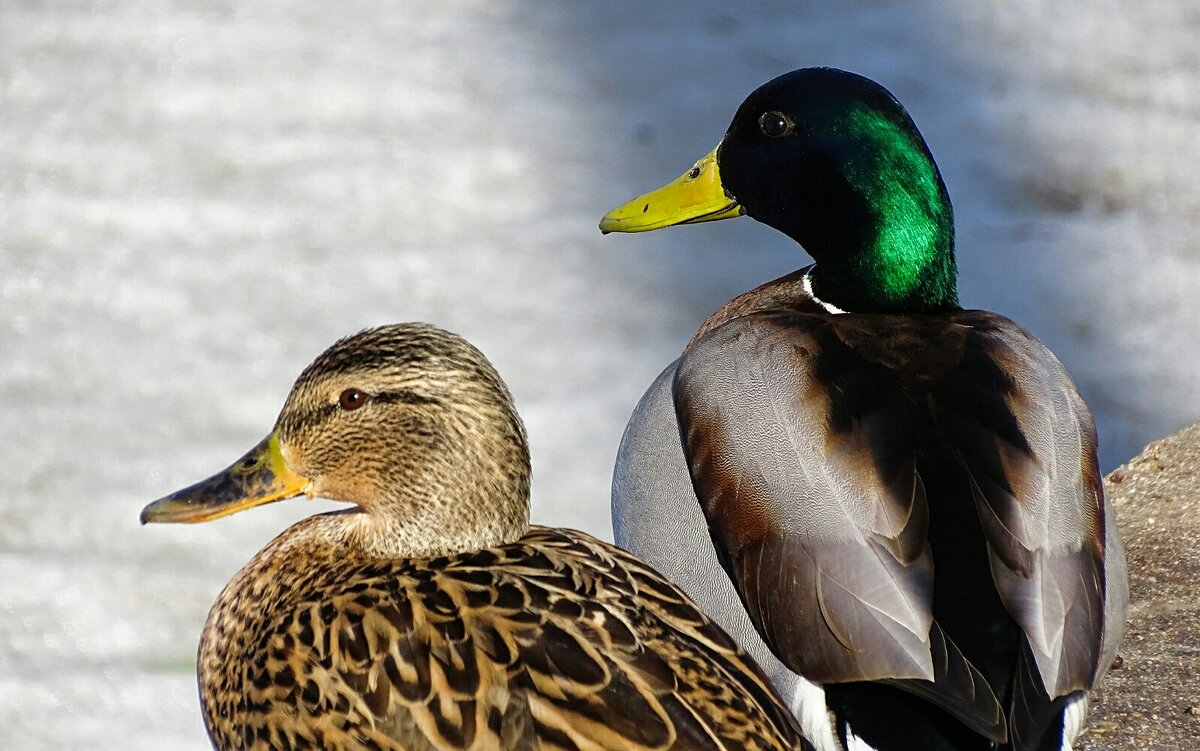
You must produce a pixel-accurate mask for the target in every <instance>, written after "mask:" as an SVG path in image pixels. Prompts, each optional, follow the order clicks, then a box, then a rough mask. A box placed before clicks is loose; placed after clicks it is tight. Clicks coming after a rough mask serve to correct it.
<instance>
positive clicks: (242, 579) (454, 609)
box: [142, 324, 811, 751]
mask: <svg viewBox="0 0 1200 751" xmlns="http://www.w3.org/2000/svg"><path fill="white" fill-rule="evenodd" d="M347 394H352V395H353V398H352V399H349V400H347V398H346V397H347ZM347 404H349V405H350V406H349V407H347V406H346V405H347ZM254 452H267V453H266V454H260V453H254ZM254 452H252V453H251V454H248V455H247V457H249V458H248V459H244V460H242V461H240V462H238V463H237V464H235V465H234V466H232V467H231V468H230V470H226V472H224V473H220V474H218V475H216V476H214V478H210V480H208V481H203V482H201V483H198V484H196V485H193V486H191V487H190V488H187V489H185V490H182V491H179V492H178V493H175V494H172V495H171V496H168V497H167V498H165V499H162V500H161V501H157V502H155V503H153V504H151V505H150V506H148V507H147V510H145V511H143V517H142V518H143V520H144V521H146V520H148V521H187V520H193V519H195V518H196V516H201V517H202V518H215V517H214V514H215V511H214V508H219V507H220V504H233V507H234V509H235V510H236V509H237V508H244V507H246V505H247V503H249V502H248V501H246V499H245V498H243V497H239V492H241V490H242V489H243V488H248V489H249V490H248V491H247V492H259V491H258V490H256V488H261V487H274V485H273V484H272V483H274V482H275V481H276V479H277V477H276V476H277V475H280V476H288V477H290V478H292V479H290V480H288V482H291V483H294V484H292V485H286V487H288V488H300V489H299V490H294V489H293V490H290V491H288V492H289V493H291V494H292V495H294V494H296V493H305V492H307V493H311V494H319V495H323V496H326V497H330V498H334V499H340V500H345V501H349V502H351V503H354V504H355V506H356V508H354V509H350V510H346V511H343V512H338V513H331V514H322V515H319V516H316V517H313V518H310V519H306V520H304V521H301V522H299V523H297V524H295V525H293V526H292V527H291V528H290V529H288V530H286V531H285V532H284V533H283V534H281V535H279V536H278V537H277V538H276V539H275V540H274V541H272V542H271V543H270V544H269V545H267V547H266V548H264V549H263V550H262V551H261V552H260V553H259V554H258V555H256V556H255V557H254V559H253V560H251V561H250V563H249V564H247V566H246V567H245V568H243V569H242V571H241V572H239V573H238V574H237V576H235V577H234V578H233V580H232V581H231V582H230V583H229V584H228V585H227V586H226V587H225V589H224V591H223V592H222V593H221V595H220V596H219V597H218V599H217V602H216V604H215V605H214V606H213V608H212V611H211V612H210V614H209V618H208V621H207V622H206V624H205V627H204V632H203V635H202V638H201V642H200V652H199V659H198V668H197V669H198V673H199V682H200V694H201V704H202V707H203V711H204V719H205V724H206V727H207V728H208V731H209V734H210V736H211V738H212V740H213V743H214V745H215V746H216V747H217V748H218V749H221V751H232V750H233V749H328V750H333V751H340V750H342V749H345V750H347V751H348V750H350V749H357V750H364V749H409V750H411V751H450V750H451V749H473V750H479V751H483V750H484V749H547V750H549V749H560V750H561V751H602V750H604V749H613V750H614V751H615V750H616V749H631V750H640V749H646V750H649V749H663V750H666V749H680V750H684V749H688V750H691V749H695V750H699V749H810V748H811V747H810V746H808V745H807V744H806V743H805V742H804V741H803V740H802V739H801V737H800V734H799V729H798V727H797V726H796V723H795V720H794V718H793V717H792V716H791V714H790V713H789V712H788V710H787V708H786V706H785V705H784V704H783V703H782V702H781V700H780V699H779V698H778V696H777V695H776V694H775V692H774V689H773V688H771V685H770V683H769V682H768V681H767V679H766V678H765V677H764V676H763V674H762V673H761V671H760V670H759V668H758V667H757V666H756V665H755V664H754V663H753V661H752V660H751V659H750V658H749V657H748V656H747V655H746V654H745V653H744V652H743V651H742V650H741V649H740V648H738V647H737V646H736V644H735V643H734V642H733V641H732V640H731V639H730V638H729V637H728V636H727V635H726V634H725V633H724V632H723V631H722V630H721V629H720V628H719V627H717V626H716V625H715V624H713V623H712V621H710V620H709V619H708V618H707V617H706V616H705V615H704V614H703V613H701V612H700V611H699V610H698V609H697V607H696V606H695V605H694V604H693V603H692V601H691V600H690V599H688V598H687V596H686V595H684V594H683V592H682V591H681V590H680V589H678V588H677V587H675V586H674V585H672V584H671V583H670V582H668V581H667V580H666V579H665V578H663V577H662V576H661V575H660V574H658V573H657V572H656V571H654V570H653V569H651V568H650V567H648V566H647V565H646V564H644V563H642V562H640V561H639V560H638V559H636V558H634V557H632V556H631V555H629V554H627V553H624V552H622V551H621V550H619V549H617V548H615V547H613V546H612V545H608V544H606V543H602V542H600V541H598V540H595V539H593V538H591V537H588V536H587V535H585V534H582V533H580V532H574V531H569V530H550V529H544V528H532V529H531V528H530V527H529V524H528V512H529V479H530V468H529V454H528V447H527V444H526V440H525V431H524V427H523V426H522V424H521V421H520V419H519V417H517V414H516V411H515V409H514V407H513V404H512V400H511V397H510V396H509V394H508V391H507V389H506V388H505V386H504V384H503V382H502V381H501V380H500V377H499V375H497V374H496V372H495V370H494V369H493V368H492V366H491V364H490V363H488V361H487V360H486V358H484V357H483V355H482V354H481V353H479V351H478V350H476V349H475V348H474V347H472V346H471V345H470V344H469V343H467V342H466V341H465V340H463V339H461V338H459V337H457V336H455V335H453V334H450V333H448V332H445V331H441V330H439V329H436V328H434V327H430V326H425V325H420V324H401V325H396V326H387V327H381V328H378V329H369V330H367V331H363V332H360V333H359V334H356V335H354V336H352V337H348V338H346V339H343V340H341V341H339V342H337V343H336V344H335V345H334V346H333V347H331V348H330V349H329V350H327V351H326V352H325V353H323V354H322V355H321V356H320V357H318V358H317V359H316V360H315V361H314V362H313V364H312V365H310V366H309V367H308V368H306V369H305V371H304V372H303V373H302V374H301V375H300V377H299V378H298V379H297V381H296V384H295V386H294V387H293V388H292V391H291V393H290V394H289V395H288V399H287V401H286V402H285V404H284V408H283V410H282V412H281V413H280V416H279V419H278V420H277V422H276V429H275V431H274V432H273V433H272V434H271V437H270V438H269V439H268V440H266V441H263V442H262V443H261V444H260V445H259V447H257V448H256V449H255V450H254ZM271 452H274V453H271ZM264 456H265V457H266V458H263V457H264ZM247 467H248V469H247ZM231 472H232V473H233V474H230V473H231ZM239 472H241V473H242V474H241V475H239V474H237V473H239ZM247 473H253V474H252V475H251V474H247ZM264 473H265V474H270V477H265V476H264ZM272 473H274V474H272ZM243 475H245V476H253V477H255V478H258V479H255V480H254V482H252V483H249V484H246V483H245V482H244V481H243V480H240V479H236V478H237V477H241V476H243ZM297 478H298V479H297ZM279 482H281V483H282V482H283V481H282V480H280V481H279ZM281 486H283V485H281ZM214 489H217V490H219V492H218V493H217V495H218V496H219V497H216V498H214V497H212V496H211V493H212V492H214ZM283 497H287V496H286V495H280V496H278V497H275V496H270V497H268V496H266V495H264V496H262V497H261V499H260V500H261V501H262V502H269V500H280V499H282V498H283ZM268 498H269V500H262V499H268ZM249 505H254V504H253V503H250V504H249ZM196 508H202V509H204V513H203V514H198V513H195V512H194V511H193V510H194V509H196ZM216 515H217V516H219V515H220V514H216Z"/></svg>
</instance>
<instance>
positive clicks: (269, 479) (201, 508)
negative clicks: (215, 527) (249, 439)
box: [141, 433, 312, 524]
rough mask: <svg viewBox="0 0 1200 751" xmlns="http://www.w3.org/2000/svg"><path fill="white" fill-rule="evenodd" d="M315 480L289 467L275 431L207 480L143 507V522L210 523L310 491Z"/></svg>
mask: <svg viewBox="0 0 1200 751" xmlns="http://www.w3.org/2000/svg"><path fill="white" fill-rule="evenodd" d="M311 484H312V483H311V482H310V480H309V479H308V478H307V477H301V476H300V475H297V474H295V473H294V472H292V471H291V470H290V469H288V466H287V462H285V461H284V459H283V455H282V454H281V453H280V451H279V435H278V434H277V433H271V435H269V436H267V437H266V438H264V439H263V440H262V442H261V443H259V444H258V445H257V446H255V447H254V448H252V449H250V451H249V452H247V453H246V455H245V456H243V457H242V458H241V459H238V460H237V461H236V462H234V463H233V464H232V465H231V466H230V467H228V468H227V469H225V470H224V471H222V472H218V473H217V474H215V475H213V476H212V477H210V478H208V479H207V480H201V481H200V482H198V483H196V484H195V485H192V486H191V487H187V488H184V489H183V490H177V491H175V492H174V493H172V494H171V495H169V496H167V497H166V498H160V499H159V500H157V501H155V502H154V503H151V504H150V505H149V506H147V507H146V508H144V509H142V516H141V519H142V524H151V523H154V524H161V523H175V522H188V523H193V522H207V521H211V520H213V519H219V518H220V517H222V516H228V515H230V514H236V513H237V512H239V511H242V510H245V509H248V508H253V507H255V506H262V505H263V504H265V503H273V502H275V501H283V500H287V499H288V498H295V497H296V496H298V495H301V494H303V493H307V492H308V490H309V488H310V486H311Z"/></svg>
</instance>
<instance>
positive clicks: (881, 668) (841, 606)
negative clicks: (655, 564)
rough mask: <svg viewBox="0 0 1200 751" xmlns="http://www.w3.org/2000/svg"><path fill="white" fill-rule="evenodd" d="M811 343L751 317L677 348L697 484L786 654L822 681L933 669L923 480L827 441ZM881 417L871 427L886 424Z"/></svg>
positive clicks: (678, 386)
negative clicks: (888, 474)
mask: <svg viewBox="0 0 1200 751" xmlns="http://www.w3.org/2000/svg"><path fill="white" fill-rule="evenodd" d="M806 348H811V349H812V350H817V349H818V348H819V344H818V342H817V341H815V340H813V339H811V338H806V337H805V336H804V335H803V333H802V332H798V331H797V330H796V329H795V328H794V327H793V328H790V329H788V330H787V331H786V332H780V331H779V330H778V328H777V327H776V326H775V325H774V324H773V323H772V322H771V321H770V320H769V319H767V320H764V319H763V318H762V317H758V316H754V317H747V318H743V319H739V320H737V321H734V322H732V323H730V324H726V325H725V326H723V327H721V328H720V329H718V330H717V331H715V332H713V333H712V334H710V335H709V336H708V337H706V338H705V339H704V340H703V341H702V342H700V343H698V344H697V345H696V346H695V347H693V349H692V350H691V351H690V352H689V353H688V354H687V355H686V356H685V357H684V358H682V360H681V362H680V366H679V369H678V372H677V375H676V377H675V400H676V410H677V415H678V418H679V424H680V428H681V430H682V433H683V439H684V445H685V448H686V453H687V456H688V457H689V460H690V464H691V471H692V483H693V486H694V487H695V489H696V495H697V496H698V497H699V499H700V503H701V505H702V507H703V508H704V511H705V515H706V517H707V518H708V521H709V524H710V527H711V528H712V530H713V534H714V537H717V538H718V545H719V547H721V548H722V549H723V550H724V551H725V552H726V553H727V554H728V556H729V561H728V565H729V566H730V567H731V569H732V570H731V571H730V573H731V575H732V576H734V578H735V580H736V581H737V582H738V584H739V585H740V594H741V595H742V599H743V600H744V601H745V603H746V606H747V609H748V610H749V612H750V614H751V618H752V619H753V620H754V621H755V625H756V626H758V628H759V631H760V632H761V633H762V634H763V636H764V637H765V639H766V641H767V643H768V644H770V645H771V646H772V648H773V650H774V651H775V652H776V654H777V655H778V656H780V658H781V659H782V660H783V661H784V662H785V664H788V665H789V667H791V668H792V669H794V670H796V671H797V672H799V673H801V674H802V675H804V676H805V677H807V678H810V679H812V680H817V681H829V680H836V681H845V680H867V679H878V678H885V677H904V678H923V679H926V680H932V679H933V677H934V672H933V664H932V660H931V657H930V653H929V627H930V624H931V622H932V614H931V612H930V607H929V600H930V593H931V588H932V578H931V577H932V562H931V558H930V555H929V551H928V548H927V547H925V546H924V542H923V540H924V529H923V525H924V521H925V508H924V504H925V499H924V494H923V492H921V490H920V482H919V479H918V478H917V477H916V476H915V472H914V471H913V469H912V465H911V462H910V464H909V469H908V476H907V478H904V477H901V478H899V479H896V478H884V477H882V476H881V475H880V468H879V465H878V464H877V463H875V462H873V461H868V460H864V458H863V457H861V456H860V455H859V454H858V453H856V452H853V451H851V452H849V453H847V451H846V447H844V446H841V447H838V450H837V451H830V448H832V447H831V446H830V442H831V441H834V440H838V438H837V437H835V436H831V435H830V434H829V433H827V432H826V431H824V430H823V429H822V427H821V426H824V425H825V424H826V423H827V420H828V415H827V414H826V413H827V410H828V404H827V403H826V402H825V400H824V399H823V397H822V393H823V390H822V389H821V388H819V384H818V383H817V382H816V380H815V378H813V377H812V374H811V371H810V370H809V369H808V368H807V367H806V364H805V361H804V359H803V353H804V351H805V350H806ZM889 407H890V405H884V409H887V408H889ZM877 417H879V416H878V415H867V416H866V425H867V427H866V428H864V429H866V430H886V427H885V424H886V422H887V421H886V419H883V418H880V419H878V420H876V418H877ZM876 423H878V424H876ZM899 438H900V440H904V439H903V437H899ZM842 440H844V441H850V442H853V441H855V440H857V439H856V437H855V436H849V437H845V438H843V439H842ZM846 456H850V457H851V461H852V462H853V466H847V465H846V464H845V463H843V461H842V457H846ZM914 541H915V543H914Z"/></svg>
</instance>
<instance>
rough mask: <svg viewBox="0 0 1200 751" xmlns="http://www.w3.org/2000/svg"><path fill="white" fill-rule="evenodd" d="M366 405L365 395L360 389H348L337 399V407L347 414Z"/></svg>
mask: <svg viewBox="0 0 1200 751" xmlns="http://www.w3.org/2000/svg"><path fill="white" fill-rule="evenodd" d="M366 403H367V395H366V393H365V392H364V391H363V390H362V389H356V388H348V389H346V390H345V391H343V392H342V394H341V396H339V397H338V406H339V407H341V408H342V409H344V410H346V411H347V412H353V411H354V410H356V409H358V408H359V407H361V406H362V405H364V404H366Z"/></svg>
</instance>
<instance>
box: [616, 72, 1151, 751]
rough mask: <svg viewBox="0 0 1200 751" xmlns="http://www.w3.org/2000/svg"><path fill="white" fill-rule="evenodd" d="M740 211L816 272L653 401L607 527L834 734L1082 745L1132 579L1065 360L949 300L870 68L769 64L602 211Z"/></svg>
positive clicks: (644, 214)
mask: <svg viewBox="0 0 1200 751" xmlns="http://www.w3.org/2000/svg"><path fill="white" fill-rule="evenodd" d="M743 213H745V214H748V215H749V216H751V217H753V218H754V219H757V220H758V221H760V222H764V223H765V224H768V225H770V226H772V227H774V228H775V229H778V230H779V231H781V232H783V233H784V234H786V235H788V236H789V237H791V238H792V239H793V240H795V241H796V242H798V243H800V244H801V245H802V246H803V247H804V249H805V250H806V251H808V253H809V254H810V255H811V256H812V257H813V259H814V260H815V261H816V263H815V264H814V265H812V266H808V267H806V268H803V269H801V270H799V271H796V272H793V273H791V274H788V275H787V276H784V277H782V278H780V279H777V280H775V281H773V282H769V283H767V284H765V285H763V286H761V287H759V288H757V289H755V290H753V291H751V292H748V293H746V294H743V295H741V296H739V297H737V298H735V299H734V300H732V301H730V302H729V303H727V304H726V305H725V306H724V307H722V308H721V309H720V310H719V311H717V312H716V313H715V314H714V315H713V316H711V317H710V318H709V319H708V320H707V321H705V322H704V325H703V326H701V327H700V331H699V332H698V333H697V334H696V336H695V337H694V338H693V339H692V341H691V342H690V343H689V344H688V346H687V348H686V350H685V351H684V353H683V354H682V355H681V356H680V357H679V359H677V360H676V361H675V362H673V363H671V364H670V365H669V366H668V367H667V369H666V370H665V371H663V373H662V375H661V376H659V378H658V380H656V381H655V382H654V384H653V385H652V386H651V387H650V389H649V391H648V392H647V393H646V395H645V396H644V397H643V398H642V401H641V403H640V404H639V405H638V407H637V409H636V411H635V412H634V414H633V417H632V418H631V419H630V422H629V425H628V427H627V428H626V433H625V437H624V439H623V441H622V445H621V449H620V453H619V456H618V460H617V467H616V472H615V476H614V482H613V524H614V528H615V531H616V537H617V542H618V544H620V545H622V546H623V547H626V548H628V549H629V550H631V551H633V552H635V553H636V554H638V555H640V556H642V557H644V558H645V559H646V560H647V561H649V562H650V563H651V564H652V565H654V566H656V567H658V568H659V569H661V570H662V571H664V572H665V573H666V574H667V575H668V576H670V577H672V578H673V579H674V580H675V581H677V582H679V583H680V584H682V586H683V587H684V589H685V590H686V591H688V592H689V593H690V594H691V595H692V596H693V597H694V598H696V600H697V602H698V603H699V604H700V606H701V607H703V608H705V610H706V611H707V612H708V613H709V614H710V615H713V616H714V617H715V618H716V619H717V620H718V622H721V623H722V624H723V625H725V626H726V628H728V629H729V630H730V631H731V632H732V633H733V634H734V635H735V636H736V637H738V638H739V639H740V640H741V641H742V643H743V645H744V646H746V647H747V648H748V649H749V651H750V652H751V654H752V655H754V656H755V657H756V658H757V659H758V660H759V661H760V663H761V664H762V665H763V667H764V668H765V669H766V670H767V672H768V674H769V675H771V677H772V680H773V681H774V682H775V684H776V686H777V688H779V689H780V690H781V692H783V693H784V695H785V696H786V697H790V698H789V701H791V702H792V706H793V708H794V710H795V711H796V713H797V716H798V717H799V719H800V721H801V724H802V725H803V726H804V728H805V733H806V735H807V736H808V737H809V738H810V739H811V740H813V741H814V743H816V745H817V746H818V747H820V748H822V749H826V748H829V749H832V748H841V747H842V746H843V745H845V746H847V747H860V746H859V744H866V745H868V746H870V747H874V748H876V749H901V748H903V749H939V748H952V749H968V748H990V747H994V745H993V744H1001V745H1004V746H1005V747H1008V748H1013V749H1051V748H1052V749H1058V748H1066V747H1068V746H1069V744H1070V743H1071V742H1072V741H1073V739H1074V738H1075V737H1076V736H1077V735H1078V734H1079V732H1080V730H1081V728H1082V721H1083V717H1084V714H1085V713H1086V707H1087V692H1088V691H1089V690H1090V689H1092V688H1094V687H1095V686H1096V683H1097V681H1098V680H1099V679H1100V677H1101V676H1102V675H1103V673H1104V672H1105V670H1106V668H1107V667H1108V665H1109V664H1110V663H1111V661H1112V659H1113V657H1114V655H1115V652H1116V649H1117V646H1118V643H1119V642H1120V638H1121V634H1122V631H1123V628H1124V620H1125V611H1126V602H1127V579H1126V572H1125V560H1124V553H1123V551H1122V548H1121V543H1120V540H1119V538H1118V537H1117V530H1116V524H1115V520H1114V517H1113V513H1112V511H1111V509H1110V508H1109V507H1108V506H1107V504H1106V503H1105V501H1104V495H1103V488H1102V486H1101V478H1100V472H1099V469H1098V466H1097V461H1096V434H1095V428H1094V426H1093V423H1092V418H1091V416H1090V414H1089V413H1088V410H1087V407H1086V406H1085V405H1084V403H1083V401H1082V400H1081V399H1080V397H1079V394H1078V393H1077V391H1076V389H1075V386H1074V384H1073V383H1072V382H1071V379H1070V378H1069V377H1068V375H1067V373H1066V371H1065V370H1064V368H1063V366H1062V364H1061V363H1059V361H1058V360H1057V359H1056V358H1055V357H1054V355H1053V354H1051V353H1050V351H1049V350H1047V349H1046V347H1045V346H1043V345H1042V344H1041V343H1040V342H1038V341H1037V340H1036V339H1035V338H1034V337H1033V336H1032V335H1030V334H1029V333H1028V332H1026V331H1024V330H1023V329H1021V328H1020V327H1019V326H1017V325H1016V324H1015V323H1013V322H1012V321H1010V320H1008V319H1006V318H1004V317H1002V316H999V315H996V314H994V313H988V312H984V311H977V310H963V309H962V308H960V307H959V304H958V297H957V291H956V282H957V280H956V276H957V272H956V269H955V263H954V224H953V216H952V212H951V207H950V199H949V197H948V195H947V193H946V188H945V185H944V184H943V182H942V178H941V175H940V174H939V172H938V168H937V166H936V165H935V164H934V161H933V157H932V156H931V154H930V152H929V149H928V147H927V146H926V145H925V141H924V140H923V139H922V137H921V135H920V133H919V132H918V131H917V128H916V126H915V125H914V124H913V121H912V120H911V119H910V118H909V116H908V113H907V112H905V110H904V108H903V107H902V106H901V105H900V103H899V102H897V101H896V99H895V98H894V97H893V96H892V95H891V94H890V93H889V92H888V91H886V90H885V89H884V88H883V87H881V86H879V85H878V84H876V83H874V82H873V81H870V80H868V79H866V78H862V77H861V76H857V75H854V74H851V73H846V72H844V71H839V70H831V69H808V70H797V71H794V72H792V73H788V74H786V75H784V76H781V77H779V78H777V79H775V80H774V81H771V82H770V83H768V84H766V85H764V86H762V87H761V88H759V89H758V90H756V91H755V92H754V93H752V94H751V95H750V96H749V97H748V98H747V99H746V101H745V102H743V103H742V105H741V107H740V108H739V109H738V111H737V114H736V115H735V116H734V118H733V122H732V124H731V125H730V126H729V130H728V132H727V133H726V134H725V137H724V139H723V140H722V141H721V143H720V144H719V145H718V146H717V148H715V149H714V150H713V151H712V152H711V153H710V154H708V155H707V156H705V157H703V158H702V159H701V160H700V161H698V162H696V164H695V165H694V166H693V167H692V168H691V169H690V170H689V171H688V172H686V173H685V174H684V175H683V176H682V177H680V178H679V179H678V180H676V181H674V182H672V183H670V184H668V185H666V186H664V187H663V188H660V189H659V190H656V191H653V192H650V193H647V194H645V195H643V196H641V197H639V198H636V199H634V200H632V201H630V202H629V203H627V204H625V205H624V206H622V207H620V208H618V209H616V210H614V211H612V212H611V213H609V214H608V215H607V216H605V217H604V220H603V221H602V222H601V224H600V228H601V230H603V231H605V232H640V231H644V230H651V229H657V228H659V227H666V226H670V225H675V224H686V223H693V222H704V221H710V220H714V219H724V218H727V217H732V216H738V215H740V214H743ZM718 562H719V563H718ZM718 565H720V566H723V567H724V569H725V572H726V573H727V574H728V577H725V576H722V575H720V574H719V573H714V572H716V571H717V567H718ZM731 582H732V586H731ZM768 650H769V651H768ZM772 655H773V656H772ZM801 676H803V677H801ZM827 710H828V711H827ZM830 712H832V715H833V719H832V720H831V719H830Z"/></svg>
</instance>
